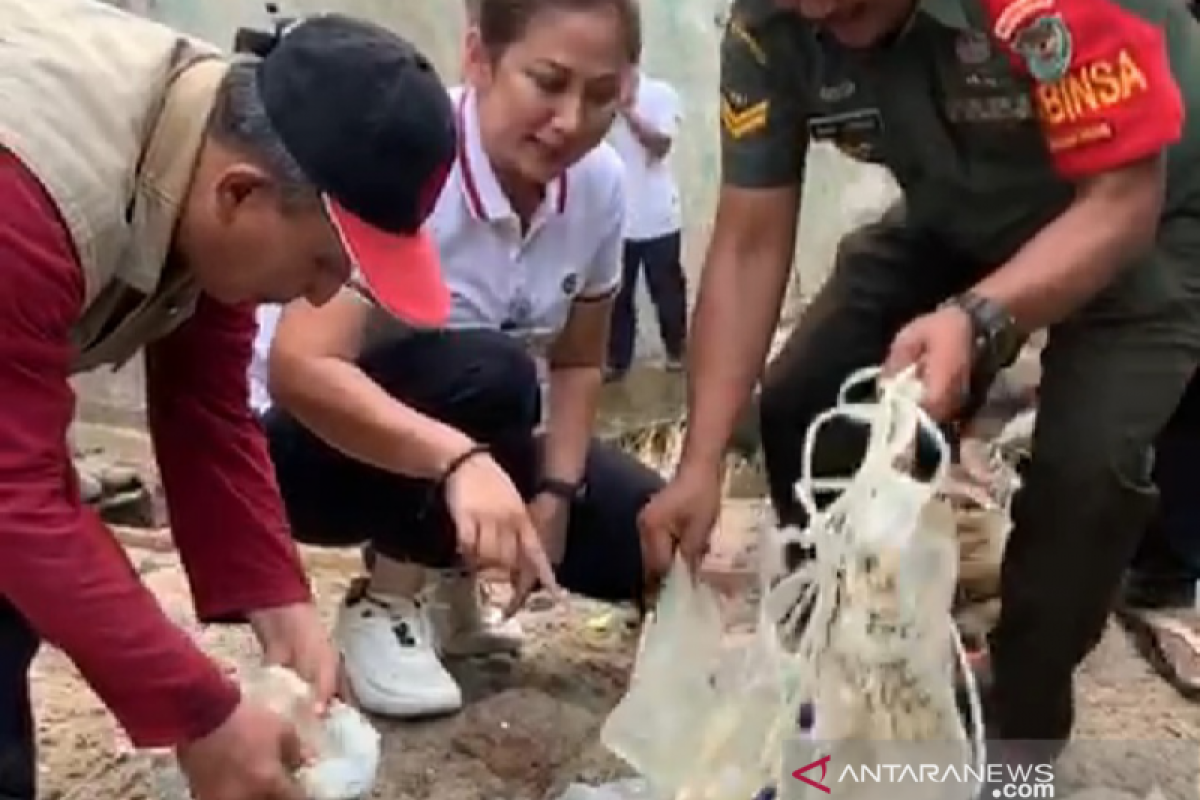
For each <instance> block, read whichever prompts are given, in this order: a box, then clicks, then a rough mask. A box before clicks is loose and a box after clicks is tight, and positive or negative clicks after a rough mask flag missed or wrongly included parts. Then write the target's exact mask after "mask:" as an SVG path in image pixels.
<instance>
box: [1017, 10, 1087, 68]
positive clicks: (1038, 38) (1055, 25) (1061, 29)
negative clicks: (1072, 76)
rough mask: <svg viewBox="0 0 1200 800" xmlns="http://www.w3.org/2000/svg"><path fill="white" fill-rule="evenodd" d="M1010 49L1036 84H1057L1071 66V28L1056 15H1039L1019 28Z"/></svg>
mask: <svg viewBox="0 0 1200 800" xmlns="http://www.w3.org/2000/svg"><path fill="white" fill-rule="evenodd" d="M1012 48H1013V50H1014V51H1015V52H1016V53H1017V55H1019V56H1020V57H1021V58H1022V59H1024V61H1025V66H1026V67H1027V68H1028V69H1029V74H1030V75H1032V76H1033V79H1034V80H1035V81H1037V82H1038V83H1057V82H1058V81H1060V80H1062V79H1063V76H1065V75H1066V74H1067V70H1068V69H1070V67H1071V53H1072V43H1071V31H1070V30H1069V29H1068V28H1067V26H1066V24H1065V23H1064V22H1063V18H1062V17H1061V16H1060V15H1058V14H1052V15H1049V16H1044V17H1038V18H1037V19H1035V20H1033V21H1032V22H1030V23H1029V24H1028V25H1026V26H1025V27H1023V28H1021V29H1020V30H1019V31H1017V33H1016V34H1015V35H1014V36H1013V39H1012Z"/></svg>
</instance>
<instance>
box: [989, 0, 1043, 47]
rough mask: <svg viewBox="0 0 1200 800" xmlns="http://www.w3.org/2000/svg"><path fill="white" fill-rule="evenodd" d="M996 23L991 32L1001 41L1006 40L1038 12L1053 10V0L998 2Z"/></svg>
mask: <svg viewBox="0 0 1200 800" xmlns="http://www.w3.org/2000/svg"><path fill="white" fill-rule="evenodd" d="M998 5H999V6H1000V8H998V9H997V11H998V12H999V13H998V15H997V16H996V24H995V25H994V26H993V28H992V32H993V33H995V34H996V38H997V39H999V40H1000V41H1002V42H1008V41H1010V40H1011V39H1012V38H1013V35H1014V34H1016V32H1017V31H1018V30H1019V29H1021V28H1022V27H1024V26H1025V24H1026V23H1028V22H1029V21H1030V20H1031V19H1033V18H1034V17H1035V16H1037V15H1039V14H1045V13H1047V12H1050V11H1052V10H1054V0H1013V2H1010V3H1007V4H1006V3H1003V2H1001V3H999V4H998Z"/></svg>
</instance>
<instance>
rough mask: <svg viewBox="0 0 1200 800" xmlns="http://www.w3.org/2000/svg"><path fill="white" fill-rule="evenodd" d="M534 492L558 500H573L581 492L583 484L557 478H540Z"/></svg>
mask: <svg viewBox="0 0 1200 800" xmlns="http://www.w3.org/2000/svg"><path fill="white" fill-rule="evenodd" d="M536 494H539V495H541V494H546V495H550V496H551V497H556V498H558V499H559V500H566V501H567V502H573V501H575V500H577V499H578V498H579V497H580V495H582V494H583V484H582V483H571V482H570V481H564V480H561V479H559V478H542V479H541V480H539V481H538V484H537V492H536Z"/></svg>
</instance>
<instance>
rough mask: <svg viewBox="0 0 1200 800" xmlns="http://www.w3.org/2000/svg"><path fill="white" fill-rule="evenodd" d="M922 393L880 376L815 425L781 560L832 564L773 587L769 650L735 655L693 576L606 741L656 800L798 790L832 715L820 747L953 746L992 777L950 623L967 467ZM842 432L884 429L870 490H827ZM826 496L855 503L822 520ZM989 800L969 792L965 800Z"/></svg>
mask: <svg viewBox="0 0 1200 800" xmlns="http://www.w3.org/2000/svg"><path fill="white" fill-rule="evenodd" d="M868 382H877V383H878V389H879V396H878V399H877V400H876V401H875V402H871V403H851V402H850V401H849V400H848V397H849V394H850V392H851V390H852V389H854V388H855V387H857V386H859V385H860V384H863V383H868ZM921 391H922V387H921V384H920V382H919V380H918V379H917V378H916V375H915V372H913V371H912V370H909V371H907V372H905V373H903V374H901V375H898V376H896V377H895V378H893V379H890V380H879V370H878V369H869V370H864V371H862V372H860V373H856V374H855V375H853V376H851V378H850V379H849V380H848V381H847V382H846V384H845V385H844V386H843V389H842V392H841V394H840V396H839V399H838V404H837V406H836V407H835V408H833V409H831V410H829V411H828V412H826V413H825V414H822V415H821V416H820V417H819V418H818V419H817V420H816V421H815V422H814V423H813V425H812V427H811V428H810V430H809V431H808V432H807V434H806V437H805V442H804V454H803V465H804V467H803V477H802V478H801V480H800V481H799V483H798V484H797V493H798V497H799V499H800V501H801V502H802V503H803V504H804V506H805V507H806V509H807V510H808V515H809V520H810V522H809V526H808V527H807V528H806V529H805V530H803V531H780V532H778V535H777V541H776V546H777V547H780V548H782V547H783V546H785V545H788V544H791V543H796V544H800V545H801V546H804V547H806V548H815V558H813V559H811V560H809V561H806V562H805V563H804V564H802V565H801V566H800V567H799V568H798V569H796V570H795V571H792V572H790V573H787V572H784V573H783V574H764V575H762V576H761V578H762V580H763V582H764V585H765V586H766V587H767V590H766V591H765V593H764V595H763V599H762V601H761V603H760V608H759V611H760V621H759V626H758V631H757V635H756V636H755V637H754V638H753V639H751V640H750V641H748V642H743V643H741V646H740V648H739V649H738V650H737V651H736V652H735V653H733V654H725V653H722V652H721V649H720V645H719V641H720V639H721V635H722V629H721V628H722V626H721V621H720V619H719V616H718V615H716V612H715V610H714V607H715V603H716V599H715V597H714V596H713V595H712V592H711V591H710V590H708V589H706V588H704V587H702V586H698V585H696V584H695V583H694V582H693V581H692V580H691V578H690V576H689V575H688V574H687V571H686V568H684V567H683V566H682V565H680V564H676V566H675V569H674V571H673V573H672V574H671V575H670V576H669V577H668V580H667V583H666V586H665V587H664V591H663V594H662V597H661V600H660V603H659V606H658V608H657V609H656V611H655V615H654V619H653V621H652V623H651V625H650V626H649V627H648V629H647V631H646V635H645V640H644V644H643V648H642V652H641V653H640V655H639V658H638V663H637V665H636V667H635V670H634V676H633V680H632V683H631V686H630V690H629V692H628V694H627V695H626V697H625V698H624V699H623V700H622V702H621V703H620V704H619V705H618V707H617V708H616V709H615V710H614V712H613V713H612V715H611V716H610V718H609V719H608V720H607V722H606V724H605V726H604V729H603V730H602V733H601V736H602V739H603V741H604V742H605V744H606V746H608V747H609V748H610V749H611V750H612V751H613V752H614V753H615V754H616V755H618V756H619V757H621V758H622V759H624V760H625V761H626V762H628V763H629V764H630V765H631V766H633V767H634V768H635V769H636V770H637V771H638V772H639V773H640V774H641V775H643V776H644V777H645V778H646V780H647V781H648V783H649V785H650V787H651V788H652V790H653V791H654V793H655V796H656V797H658V798H663V799H664V800H702V799H703V800H745V799H746V798H748V797H754V796H755V795H756V793H758V792H759V791H760V790H761V789H763V787H766V786H781V785H782V782H783V778H784V777H785V775H786V776H787V777H789V778H790V775H789V774H788V773H787V772H786V771H785V769H784V767H785V764H784V761H785V756H784V753H785V751H786V750H788V749H789V748H792V749H794V746H795V744H796V741H797V739H798V738H801V737H800V735H799V732H798V720H799V718H800V714H801V709H802V707H803V706H805V705H806V704H811V706H812V707H813V708H814V709H815V720H816V722H815V726H814V728H813V730H812V731H811V732H810V734H809V738H810V739H811V741H812V742H813V743H814V746H819V747H823V748H826V750H829V749H835V748H836V747H837V744H836V743H837V742H845V743H847V745H848V744H850V743H852V742H856V743H863V742H884V741H893V742H895V741H899V742H937V743H942V744H944V743H949V744H951V745H952V749H954V750H955V751H956V752H955V754H954V761H955V762H956V763H958V764H962V765H964V766H968V765H969V766H972V767H974V768H975V772H974V774H976V775H981V774H982V773H983V766H984V756H985V754H984V749H983V732H982V723H981V720H980V709H979V699H978V693H977V691H976V689H975V687H974V685H973V681H972V677H971V672H970V669H969V668H967V664H966V656H965V652H964V651H963V647H962V643H961V640H960V639H959V637H958V632H957V629H956V628H955V625H954V621H953V619H952V617H951V615H950V608H951V602H952V599H953V593H954V588H955V581H956V573H957V566H958V549H957V542H956V538H955V525H954V517H953V513H952V511H951V509H950V508H949V506H948V505H947V504H946V503H945V502H944V501H942V500H940V499H939V498H938V497H937V490H938V487H939V485H940V484H941V483H942V482H943V481H944V480H945V478H946V476H947V472H948V469H949V466H950V458H949V452H948V449H947V446H946V443H945V440H944V437H943V436H942V435H941V432H940V431H939V430H938V428H937V426H936V425H935V424H934V423H933V421H932V420H931V419H930V418H929V417H928V416H927V415H926V414H925V413H924V411H922V410H921V408H920V405H919V402H920V399H921ZM835 419H843V420H851V421H857V422H859V423H862V424H866V425H868V426H869V427H870V438H869V444H868V450H867V454H866V457H865V458H864V460H863V463H862V464H861V465H860V467H859V469H858V471H857V472H856V473H855V474H854V475H853V476H847V477H843V478H838V479H828V478H824V479H817V478H814V477H813V474H812V456H813V450H814V445H815V442H816V439H817V436H818V435H819V433H820V431H821V429H822V428H823V427H824V426H825V425H826V424H828V423H829V422H831V421H833V420H835ZM918 431H923V432H924V434H925V435H926V436H927V437H928V438H929V439H930V440H931V441H933V442H934V443H936V444H937V447H938V451H939V464H938V465H937V469H936V470H935V474H934V476H933V479H932V480H930V481H926V482H922V481H919V480H917V479H915V478H914V477H912V475H911V474H910V469H909V466H908V465H909V464H910V462H911V460H912V454H913V447H914V444H915V441H916V437H917V435H918ZM818 491H832V492H836V493H838V494H837V497H836V499H835V500H834V501H833V502H832V503H831V504H829V505H828V506H826V507H825V508H824V509H818V508H817V506H816V503H815V501H814V494H815V493H816V492H818ZM763 563H764V564H765V565H769V564H771V563H781V559H774V560H772V559H770V558H766V559H764V562H763ZM671 652H673V653H674V657H673V658H671V657H668V655H667V654H668V653H671ZM956 660H957V661H958V663H959V665H960V667H961V669H962V671H963V673H964V675H965V680H966V681H967V685H968V690H969V692H970V695H971V703H972V705H971V712H972V713H971V717H972V719H971V721H972V726H971V731H970V733H969V735H968V732H967V731H966V730H965V729H964V726H963V723H962V721H961V719H960V716H959V713H958V709H957V705H956V702H955V692H954V670H955V661H956ZM955 743H957V744H955ZM855 752H861V749H859V750H856V751H855ZM939 752H944V751H939ZM798 766H802V764H793V765H792V767H791V768H792V769H794V768H796V767H798ZM975 788H976V787H964V797H965V796H966V793H973V792H974V791H975Z"/></svg>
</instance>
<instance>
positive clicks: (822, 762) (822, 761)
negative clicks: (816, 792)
mask: <svg viewBox="0 0 1200 800" xmlns="http://www.w3.org/2000/svg"><path fill="white" fill-rule="evenodd" d="M829 759H830V756H825V757H824V758H818V759H817V760H816V761H814V762H812V763H811V764H809V765H808V766H805V767H801V768H800V769H798V770H796V771H795V772H793V773H792V777H793V778H795V779H796V780H798V781H804V782H805V783H807V784H808V785H809V786H811V787H813V788H814V789H820V790H821V791H822V792H824V793H825V794H830V791H829V787H828V786H826V785H825V784H823V783H818V782H817V781H814V780H813V779H812V778H810V777H808V776H807V775H805V774H804V773H806V772H808V771H809V770H810V769H812V768H814V767H820V768H821V780H825V770H826V769H828V767H829Z"/></svg>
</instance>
